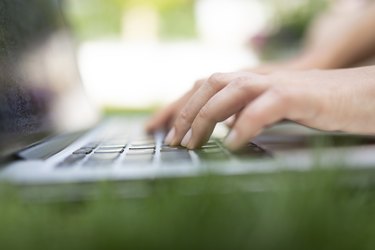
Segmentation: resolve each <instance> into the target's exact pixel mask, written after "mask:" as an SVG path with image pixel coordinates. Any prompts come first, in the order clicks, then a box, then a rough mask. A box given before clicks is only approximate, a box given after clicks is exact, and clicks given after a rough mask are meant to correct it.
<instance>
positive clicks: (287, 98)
mask: <svg viewBox="0 0 375 250" xmlns="http://www.w3.org/2000/svg"><path fill="white" fill-rule="evenodd" d="M270 94H271V95H272V96H273V97H274V98H275V101H276V102H278V103H279V104H280V105H289V104H291V103H292V101H293V99H294V94H293V92H292V91H290V90H288V89H286V88H279V87H275V88H272V89H271V90H270Z"/></svg>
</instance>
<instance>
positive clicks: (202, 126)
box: [147, 67, 375, 150]
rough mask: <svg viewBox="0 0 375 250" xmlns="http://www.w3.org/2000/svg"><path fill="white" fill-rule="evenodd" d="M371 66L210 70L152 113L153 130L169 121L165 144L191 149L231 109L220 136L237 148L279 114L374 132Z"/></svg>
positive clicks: (374, 70)
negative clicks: (272, 70)
mask: <svg viewBox="0 0 375 250" xmlns="http://www.w3.org/2000/svg"><path fill="white" fill-rule="evenodd" d="M374 114H375V67H366V68H357V69H348V70H330V71H323V70H310V71H280V72H275V73H271V74H268V75H262V74H255V73H249V72H236V73H228V74H214V75H212V76H211V77H210V78H208V79H207V80H205V81H199V82H198V83H197V84H196V85H195V86H194V87H193V89H192V90H191V91H189V92H188V93H187V94H185V95H184V96H183V97H182V98H180V99H179V100H178V101H176V102H175V103H174V104H172V105H170V106H168V107H167V108H165V109H164V110H162V111H161V112H160V113H159V114H157V115H156V116H155V117H154V118H153V119H152V120H151V121H150V122H149V123H148V126H147V129H148V131H153V130H156V129H159V128H161V127H162V126H165V125H167V124H168V123H169V122H172V121H173V122H172V123H171V124H172V126H171V129H170V131H169V133H168V135H167V137H166V143H167V144H170V145H175V146H176V145H180V144H181V145H182V146H185V147H187V148H190V149H193V148H197V147H199V146H201V145H203V144H204V143H205V142H207V140H208V139H209V137H210V135H211V133H212V132H213V130H214V128H215V125H216V124H217V123H218V122H221V121H224V120H226V119H227V118H229V117H231V116H233V115H236V116H237V119H236V121H235V123H234V124H233V127H232V129H231V132H230V133H229V135H228V137H227V138H226V140H225V143H226V145H227V146H228V148H229V149H231V150H236V149H238V148H239V147H241V146H242V145H243V144H245V143H246V142H248V141H249V140H250V139H251V138H253V137H255V136H256V135H258V134H259V133H261V132H262V130H263V129H264V128H266V127H267V126H269V125H272V124H273V123H276V122H278V121H280V120H282V119H289V120H292V121H295V122H297V123H300V124H303V125H306V126H309V127H312V128H316V129H321V130H327V131H347V132H352V133H362V134H373V133H375V115H374Z"/></svg>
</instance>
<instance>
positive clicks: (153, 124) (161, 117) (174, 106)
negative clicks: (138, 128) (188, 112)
mask: <svg viewBox="0 0 375 250" xmlns="http://www.w3.org/2000/svg"><path fill="white" fill-rule="evenodd" d="M204 81H205V80H204V79H202V80H198V81H197V82H196V83H195V84H194V86H193V88H192V89H191V90H189V91H188V92H186V93H185V94H184V95H183V96H182V97H180V98H179V99H178V100H177V101H175V102H173V103H171V104H169V105H168V106H167V107H166V108H164V109H162V110H160V111H159V112H157V113H156V114H155V115H154V116H153V117H152V118H151V119H150V120H149V121H148V122H147V123H146V125H145V130H146V131H147V132H154V131H156V130H159V129H166V128H167V129H169V128H170V125H171V124H172V122H173V121H174V120H175V117H176V113H178V112H179V110H180V109H181V108H182V107H183V106H184V105H185V104H186V102H187V101H188V100H189V99H190V97H191V96H192V95H193V94H194V93H195V92H196V91H197V90H198V89H199V87H200V86H201V85H202V84H203V83H204Z"/></svg>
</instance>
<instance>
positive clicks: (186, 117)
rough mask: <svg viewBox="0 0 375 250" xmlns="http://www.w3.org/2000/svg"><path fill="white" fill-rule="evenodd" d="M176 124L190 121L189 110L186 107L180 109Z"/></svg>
mask: <svg viewBox="0 0 375 250" xmlns="http://www.w3.org/2000/svg"><path fill="white" fill-rule="evenodd" d="M176 122H177V123H178V125H185V124H186V123H189V122H190V116H189V112H188V111H187V110H186V109H183V110H181V112H180V114H179V116H178V119H177V121H176Z"/></svg>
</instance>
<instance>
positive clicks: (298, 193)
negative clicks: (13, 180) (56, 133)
mask: <svg viewBox="0 0 375 250" xmlns="http://www.w3.org/2000/svg"><path fill="white" fill-rule="evenodd" d="M356 174H358V173H356ZM365 174H366V173H363V175H365ZM355 176H356V177H357V175H353V173H345V172H340V171H333V172H332V171H321V170H319V169H317V170H315V171H311V172H309V173H308V174H302V173H288V172H280V173H277V174H274V175H272V176H269V175H253V176H242V177H226V178H222V177H213V176H206V177H201V178H197V179H185V180H182V179H181V180H169V181H168V180H154V181H148V182H146V183H143V184H142V183H138V184H136V183H133V185H132V184H129V183H128V185H124V186H122V184H121V183H98V184H97V186H95V187H91V188H89V187H87V186H85V185H83V184H81V185H76V186H74V185H73V186H65V189H66V190H70V191H71V190H73V188H76V189H75V193H76V194H77V190H81V189H85V188H86V191H87V190H89V192H88V194H91V195H88V196H87V197H86V198H87V199H86V200H85V199H83V200H78V201H76V202H62V201H61V200H60V201H57V200H54V199H52V197H53V195H52V194H53V193H54V192H53V189H52V188H51V187H48V186H46V187H39V188H35V187H34V188H31V187H24V188H23V189H15V188H14V187H9V186H7V185H2V186H1V188H0V190H1V192H0V203H1V205H0V221H1V223H0V245H1V249H6V250H11V249H20V250H21V249H22V250H24V249H71V250H72V249H77V250H78V249H79V250H84V249H98V250H99V249H100V250H102V249H106V250H110V249H236V250H239V249H275V250H276V249H277V250H280V249H288V250H294V249H295V250H300V249H311V250H316V249H355V250H357V249H361V250H366V249H367V250H371V249H374V248H375V237H374V235H375V200H374V193H373V189H370V188H368V187H369V186H368V187H367V188H365V187H363V184H365V183H366V181H364V182H363V180H366V178H365V179H362V181H361V182H360V183H361V185H356V184H354V183H355V182H353V180H354V179H355V178H356V177H355ZM368 176H369V175H368ZM368 179H369V178H368ZM357 184H358V183H357ZM55 188H56V187H55ZM61 188H62V190H64V186H62V187H61ZM20 190H23V192H21V191H20ZM93 191H96V192H95V193H96V195H95V196H93V195H92V194H93V193H94V192H93ZM64 193H65V194H69V192H60V194H64ZM124 194H125V195H127V196H129V195H130V196H133V198H129V197H128V198H124V197H123V196H124ZM43 197H44V198H46V197H49V199H47V200H45V199H44V198H43ZM61 197H64V196H61ZM61 197H60V198H61ZM65 197H68V196H67V195H65ZM73 197H74V196H73ZM75 198H78V196H75Z"/></svg>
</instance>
